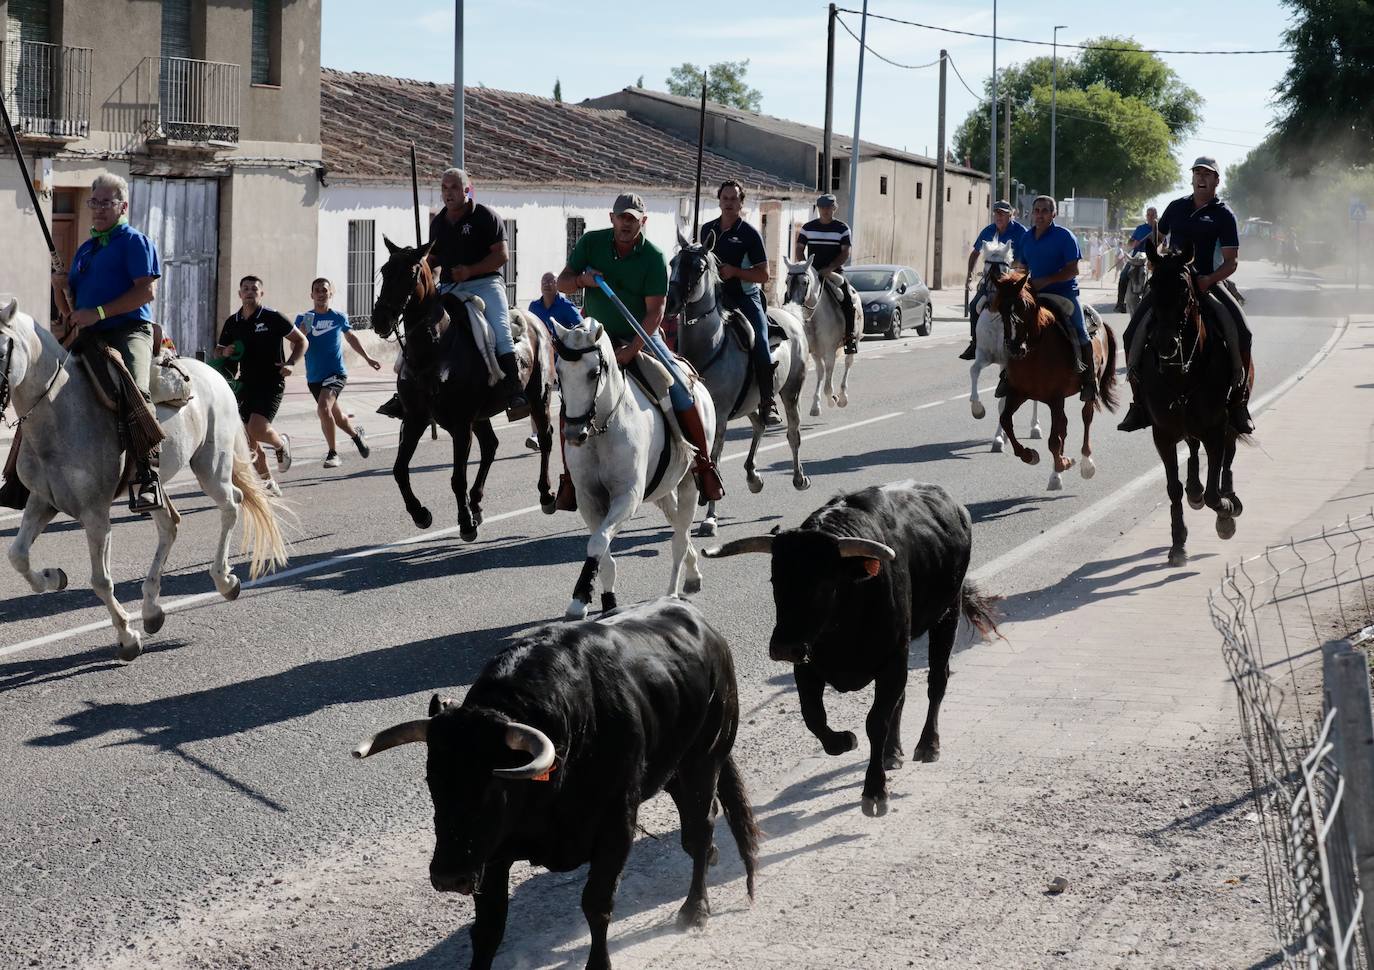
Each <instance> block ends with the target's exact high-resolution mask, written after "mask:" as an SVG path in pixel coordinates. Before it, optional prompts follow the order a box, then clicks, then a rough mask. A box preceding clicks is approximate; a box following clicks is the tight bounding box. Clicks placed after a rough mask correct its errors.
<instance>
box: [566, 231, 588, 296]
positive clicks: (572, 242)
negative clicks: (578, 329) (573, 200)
mask: <svg viewBox="0 0 1374 970" xmlns="http://www.w3.org/2000/svg"><path fill="white" fill-rule="evenodd" d="M586 231H587V220H586V219H583V218H582V217H581V216H568V254H567V255H566V256H564V257H563V265H564V266H567V265H568V264H569V263H571V262H572V251H573V247H574V246H576V245H577V241H578V240H579V239H581V238H582V234H583V233H584V232H586ZM568 299H569V300H572V301H573V304H574V305H575V306H576V307H577V308H578V309H581V308H582V291H581V290H578V291H577V292H575V293H573V294H572V295H571V296H569V297H568Z"/></svg>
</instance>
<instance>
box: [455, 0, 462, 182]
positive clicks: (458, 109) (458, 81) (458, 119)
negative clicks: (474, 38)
mask: <svg viewBox="0 0 1374 970" xmlns="http://www.w3.org/2000/svg"><path fill="white" fill-rule="evenodd" d="M453 166H454V168H463V167H464V166H463V0H453Z"/></svg>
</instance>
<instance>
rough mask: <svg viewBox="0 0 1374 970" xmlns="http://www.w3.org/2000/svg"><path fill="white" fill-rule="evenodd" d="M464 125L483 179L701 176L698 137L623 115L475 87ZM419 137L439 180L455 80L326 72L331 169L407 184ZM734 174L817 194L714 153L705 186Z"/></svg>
mask: <svg viewBox="0 0 1374 970" xmlns="http://www.w3.org/2000/svg"><path fill="white" fill-rule="evenodd" d="M464 122H465V128H466V131H465V135H466V141H465V144H464V155H465V159H466V161H467V169H468V171H469V173H471V175H472V177H473V178H474V179H475V180H478V181H480V182H483V183H487V184H491V183H498V184H500V183H506V184H516V185H597V186H609V187H614V188H619V187H622V186H623V187H634V188H673V189H682V188H689V187H691V186H692V185H693V184H694V183H695V180H696V144H695V142H694V141H687V140H685V139H684V138H682V137H680V136H678V135H676V134H673V133H671V132H668V131H664V130H662V129H659V128H656V127H654V126H653V125H650V124H648V123H646V122H644V121H641V120H638V119H636V118H633V117H631V116H630V115H628V114H627V113H626V112H624V111H619V110H609V109H602V108H586V107H581V106H578V105H572V104H565V103H562V102H558V101H553V100H551V99H549V98H540V97H536V96H534V95H531V94H519V93H516V92H513V91H496V90H493V89H491V88H467V89H466V97H465V98H464ZM412 138H413V139H415V152H416V161H417V168H418V169H419V173H420V180H421V181H422V182H432V181H434V180H436V179H437V178H438V177H439V174H440V173H441V172H443V170H444V169H445V168H447V167H448V166H449V164H450V157H451V155H450V151H451V145H452V138H453V85H451V84H435V83H432V82H428V81H411V80H406V79H404V78H393V77H384V76H382V75H378V74H364V73H358V72H350V71H337V70H334V69H332V68H323V69H322V71H321V78H320V142H321V145H322V147H323V152H324V161H325V165H326V168H327V170H328V173H329V174H333V175H335V176H337V177H339V178H344V179H349V180H361V181H384V182H396V181H404V182H408V181H409V180H410V156H409V150H410V140H411V139H412ZM727 178H735V179H738V180H739V181H741V182H743V183H744V184H745V185H746V186H747V187H749V188H752V189H754V190H756V191H759V190H767V191H769V192H771V193H776V194H783V195H789V194H793V193H797V194H801V195H807V194H809V193H810V191H811V190H810V189H809V188H808V187H807V186H805V185H802V184H801V183H798V182H793V181H791V180H790V179H788V178H785V177H783V176H780V175H775V174H772V173H769V172H766V171H762V170H760V169H757V168H754V167H752V166H750V165H747V164H744V163H742V162H737V161H733V160H731V159H728V158H725V157H723V156H721V155H717V154H715V153H714V152H711V151H709V150H708V151H707V152H706V154H705V157H704V160H703V164H702V181H703V183H704V184H706V185H713V184H716V183H719V182H720V181H722V180H724V179H727Z"/></svg>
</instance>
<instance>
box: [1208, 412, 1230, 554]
mask: <svg viewBox="0 0 1374 970" xmlns="http://www.w3.org/2000/svg"><path fill="white" fill-rule="evenodd" d="M1228 436H1229V435H1228V433H1227V431H1226V429H1225V427H1224V426H1222V427H1218V428H1213V429H1212V430H1211V431H1209V432H1208V434H1207V437H1206V438H1204V439H1203V441H1202V447H1203V448H1205V449H1206V450H1207V488H1206V489H1205V490H1204V491H1203V493H1202V501H1203V502H1204V503H1206V505H1207V507H1208V508H1209V509H1212V510H1213V511H1214V512H1216V514H1217V537H1218V538H1221V539H1230V538H1231V537H1232V536H1234V535H1235V534H1236V519H1235V516H1234V514H1233V513H1232V508H1231V500H1230V499H1229V498H1226V497H1225V496H1224V495H1222V493H1221V468H1222V465H1223V464H1224V462H1225V458H1224V456H1225V453H1226V440H1225V439H1226V438H1227V437H1228Z"/></svg>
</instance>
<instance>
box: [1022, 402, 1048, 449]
mask: <svg viewBox="0 0 1374 970" xmlns="http://www.w3.org/2000/svg"><path fill="white" fill-rule="evenodd" d="M1043 434H1044V432H1042V431H1041V430H1040V402H1039V401H1031V427H1030V434H1028V435H1026V437H1027V438H1030V439H1031V440H1032V441H1039V440H1040V438H1041V436H1042V435H1043Z"/></svg>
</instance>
